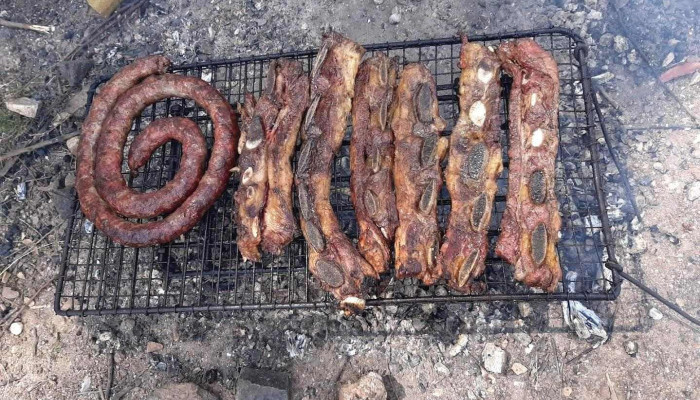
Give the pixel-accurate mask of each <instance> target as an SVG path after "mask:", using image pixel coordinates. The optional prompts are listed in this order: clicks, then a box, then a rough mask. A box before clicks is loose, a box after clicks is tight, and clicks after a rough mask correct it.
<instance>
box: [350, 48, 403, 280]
mask: <svg viewBox="0 0 700 400" xmlns="http://www.w3.org/2000/svg"><path fill="white" fill-rule="evenodd" d="M397 73H398V66H397V65H396V62H395V61H394V60H391V59H389V58H388V57H387V56H386V55H385V54H383V53H378V54H377V55H376V56H374V57H372V58H369V59H367V60H365V61H363V62H362V64H361V65H360V70H359V72H358V74H357V79H356V80H355V85H356V95H355V98H354V99H353V104H352V125H353V132H352V138H351V141H350V168H351V170H352V176H351V178H350V189H351V194H352V203H353V205H354V207H355V217H356V218H357V222H358V225H359V231H360V234H359V241H358V249H359V250H360V253H362V255H363V256H364V258H365V259H366V260H367V262H369V263H370V264H371V265H372V267H373V268H374V270H375V271H376V272H377V273H382V272H384V271H386V269H387V268H388V264H389V261H390V258H391V251H390V249H389V243H390V242H391V241H392V240H393V239H394V231H395V230H396V227H397V225H398V215H397V213H396V199H395V197H394V183H393V177H392V168H393V163H394V137H393V134H392V133H391V128H390V127H389V124H388V121H387V120H388V118H389V106H390V104H391V101H392V98H393V95H394V88H395V87H396V76H397Z"/></svg>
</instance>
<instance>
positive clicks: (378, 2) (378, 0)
mask: <svg viewBox="0 0 700 400" xmlns="http://www.w3.org/2000/svg"><path fill="white" fill-rule="evenodd" d="M383 3H384V0H374V4H376V5H380V4H383Z"/></svg>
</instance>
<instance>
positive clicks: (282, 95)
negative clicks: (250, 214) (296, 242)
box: [261, 59, 309, 254]
mask: <svg viewBox="0 0 700 400" xmlns="http://www.w3.org/2000/svg"><path fill="white" fill-rule="evenodd" d="M264 96H269V97H270V98H271V99H272V101H273V103H274V104H275V105H276V106H277V107H278V109H279V111H278V112H277V119H276V120H275V123H274V125H273V126H272V129H270V130H268V131H267V136H266V153H267V154H266V157H267V160H268V163H267V186H268V188H267V204H266V205H265V211H264V214H263V221H262V243H261V247H262V249H263V250H264V251H266V252H268V253H272V254H280V253H281V252H282V249H283V248H284V247H285V246H287V245H288V244H289V243H290V242H291V241H292V239H294V236H295V235H296V234H297V232H298V228H297V223H296V219H295V218H294V214H292V184H293V183H294V174H293V172H292V164H291V158H292V155H293V154H294V147H295V146H296V141H297V134H298V133H299V127H300V126H301V120H302V118H303V116H304V110H305V109H306V107H307V106H308V105H309V78H308V76H307V75H306V74H305V73H304V70H303V68H302V65H301V63H300V62H299V61H294V60H288V59H280V60H276V61H272V62H271V63H270V70H269V72H268V77H267V92H266V93H265V95H264Z"/></svg>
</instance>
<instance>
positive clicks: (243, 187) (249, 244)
mask: <svg viewBox="0 0 700 400" xmlns="http://www.w3.org/2000/svg"><path fill="white" fill-rule="evenodd" d="M239 112H240V114H241V123H242V129H241V137H240V139H239V141H238V153H239V158H238V167H237V169H238V170H239V172H240V182H239V186H238V189H237V190H236V193H235V194H234V195H233V198H234V201H235V209H234V210H235V211H234V213H235V215H234V216H235V221H236V243H237V244H238V250H239V251H240V252H241V256H243V259H244V260H252V261H260V248H259V246H260V242H261V241H262V232H261V222H262V215H263V210H264V209H265V203H266V200H267V186H268V179H267V155H266V151H265V137H266V136H267V135H266V132H267V131H269V130H270V129H271V128H272V125H273V124H274V122H275V119H276V118H277V107H276V106H275V104H274V102H272V100H271V98H270V97H269V96H261V97H260V99H259V100H258V101H257V102H256V101H255V97H254V96H253V94H252V93H246V95H245V103H244V104H243V105H241V106H239Z"/></svg>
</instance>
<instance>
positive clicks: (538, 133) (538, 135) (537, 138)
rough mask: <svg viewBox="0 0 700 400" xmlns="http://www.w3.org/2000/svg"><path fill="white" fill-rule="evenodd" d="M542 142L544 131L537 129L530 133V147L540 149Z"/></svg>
mask: <svg viewBox="0 0 700 400" xmlns="http://www.w3.org/2000/svg"><path fill="white" fill-rule="evenodd" d="M542 142H544V131H543V130H542V129H541V128H537V129H535V131H534V132H532V147H540V146H542Z"/></svg>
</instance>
